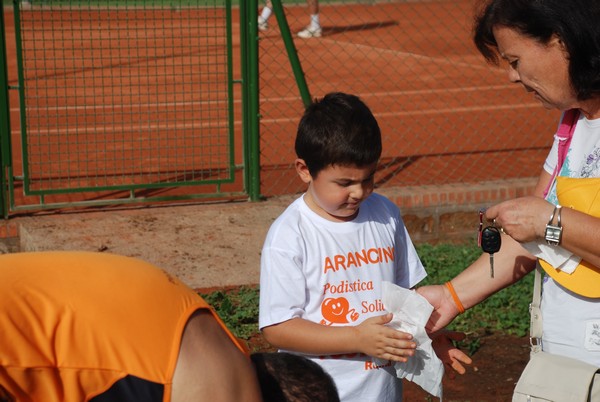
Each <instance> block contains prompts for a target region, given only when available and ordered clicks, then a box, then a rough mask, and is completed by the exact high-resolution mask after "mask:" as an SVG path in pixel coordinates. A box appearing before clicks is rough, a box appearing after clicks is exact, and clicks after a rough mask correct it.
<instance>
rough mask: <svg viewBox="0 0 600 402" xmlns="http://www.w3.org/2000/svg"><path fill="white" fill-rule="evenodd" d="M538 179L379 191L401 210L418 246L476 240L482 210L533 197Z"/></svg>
mask: <svg viewBox="0 0 600 402" xmlns="http://www.w3.org/2000/svg"><path fill="white" fill-rule="evenodd" d="M536 182H537V178H527V179H515V180H505V181H499V182H485V183H476V184H464V185H460V184H452V185H442V186H419V187H397V188H390V189H382V190H378V192H379V193H381V194H383V195H385V196H387V197H388V198H390V199H391V200H392V201H394V202H395V203H396V204H397V205H398V206H399V207H400V209H401V211H402V216H403V218H404V222H405V224H406V226H407V228H408V231H409V233H410V235H411V238H412V239H413V241H414V242H415V243H418V242H429V243H440V242H441V243H457V242H468V241H474V240H475V239H476V235H477V229H478V227H479V214H478V212H479V209H481V208H485V207H487V206H490V205H493V204H496V203H498V202H500V201H504V200H508V199H512V198H516V197H523V196H527V195H531V194H533V190H534V187H535V184H536Z"/></svg>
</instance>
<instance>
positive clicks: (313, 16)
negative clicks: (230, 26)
mask: <svg viewBox="0 0 600 402" xmlns="http://www.w3.org/2000/svg"><path fill="white" fill-rule="evenodd" d="M306 4H307V6H308V12H309V14H310V23H309V24H308V25H307V26H306V27H305V28H304V29H303V30H302V31H300V32H298V33H297V35H298V37H299V38H303V39H309V38H320V37H321V36H322V35H323V29H322V28H321V21H320V20H319V1H318V0H306ZM272 14H273V3H272V2H271V0H267V1H266V5H265V7H264V8H263V9H262V11H261V13H260V15H259V16H258V29H259V30H261V31H266V30H267V29H269V24H268V21H269V18H271V15H272Z"/></svg>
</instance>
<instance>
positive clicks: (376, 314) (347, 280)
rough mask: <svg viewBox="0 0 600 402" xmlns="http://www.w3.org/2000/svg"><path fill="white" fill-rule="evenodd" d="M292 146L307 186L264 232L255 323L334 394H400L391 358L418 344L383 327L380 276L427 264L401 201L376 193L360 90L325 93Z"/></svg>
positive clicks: (372, 138)
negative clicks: (311, 367)
mask: <svg viewBox="0 0 600 402" xmlns="http://www.w3.org/2000/svg"><path fill="white" fill-rule="evenodd" d="M295 148H296V154H297V156H298V159H296V161H295V166H296V172H297V173H298V176H299V177H300V179H301V180H302V181H303V182H304V183H306V184H307V185H308V188H307V190H306V192H305V193H304V195H303V196H302V197H300V198H298V199H297V200H296V201H294V202H293V203H292V204H291V205H290V206H289V207H288V208H287V209H286V210H285V211H284V212H283V213H282V214H281V215H280V216H279V217H278V218H277V220H276V221H275V222H274V223H273V225H272V226H271V228H270V229H269V232H268V234H267V237H266V240H265V244H264V247H263V251H262V254H261V275H260V312H259V327H260V328H261V330H262V331H263V334H264V336H265V338H266V339H267V341H269V342H270V343H271V344H272V345H274V346H276V347H278V348H280V349H282V350H286V351H291V352H295V353H301V354H303V355H304V356H305V357H308V358H310V359H311V360H312V361H314V362H315V363H318V364H320V365H321V366H322V367H323V368H324V369H325V371H326V372H328V373H329V374H330V375H331V376H332V377H333V379H334V380H335V382H336V385H337V388H338V391H339V393H340V399H341V400H343V401H345V402H350V401H361V402H364V401H378V402H385V401H398V400H401V398H402V380H401V379H399V378H398V377H397V376H396V371H395V368H394V362H406V361H407V359H408V358H410V357H411V356H413V355H414V353H415V348H416V344H415V342H414V341H413V339H412V335H411V334H409V333H406V332H401V331H397V330H395V329H392V328H390V327H387V326H386V325H385V324H387V323H389V322H390V321H391V319H392V314H390V313H387V314H386V313H385V311H384V306H383V303H382V301H381V299H382V282H383V281H389V282H392V283H394V284H397V285H399V286H402V287H404V288H412V287H413V286H415V285H416V284H417V283H418V282H419V281H420V280H422V279H423V278H424V277H425V276H426V272H425V269H424V268H423V266H422V264H421V262H420V260H419V257H418V256H417V253H416V251H415V249H414V246H413V244H412V242H411V240H410V237H409V235H408V232H407V230H406V227H405V226H404V223H403V221H402V217H401V216H400V211H399V209H398V207H397V206H396V205H395V204H393V203H392V202H391V201H389V200H388V199H387V198H385V197H384V196H382V195H379V194H376V193H373V188H374V182H375V179H374V177H375V172H376V170H377V163H378V160H379V157H380V155H381V150H382V144H381V132H380V129H379V125H378V124H377V121H376V120H375V117H374V116H373V114H372V113H371V111H370V110H369V108H368V107H367V106H366V105H365V104H364V103H363V102H362V101H361V100H360V99H359V98H358V97H356V96H354V95H349V94H344V93H330V94H328V95H326V96H325V97H324V98H323V99H321V100H318V101H315V102H314V103H313V104H312V105H310V106H309V107H308V108H307V109H306V111H305V113H304V115H303V116H302V119H301V120H300V124H299V126H298V132H297V136H296V143H295ZM445 347H448V345H442V344H440V345H439V346H438V350H436V352H438V354H439V353H440V352H439V351H442V350H444V353H445V352H446V350H447V349H444V348H445ZM449 356H450V357H448V358H445V359H443V360H445V362H446V363H454V364H455V367H457V369H458V370H462V372H464V368H462V366H461V365H460V362H461V361H462V362H465V363H469V362H470V359H469V358H468V357H467V356H466V355H464V354H463V353H462V352H460V351H458V350H456V349H454V350H453V352H452V353H449ZM379 359H381V360H383V361H384V363H383V364H382V363H381V361H380V360H379ZM453 359H454V360H453Z"/></svg>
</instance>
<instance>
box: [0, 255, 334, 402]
mask: <svg viewBox="0 0 600 402" xmlns="http://www.w3.org/2000/svg"><path fill="white" fill-rule="evenodd" d="M0 328H2V331H0V350H1V352H0V400H2V401H58V400H61V401H65V402H69V401H76V402H81V401H93V402H113V401H121V400H127V401H132V402H133V401H140V402H154V401H156V402H159V401H165V402H166V401H172V402H188V401H211V402H215V401H228V402H229V401H236V402H237V401H249V402H250V401H252V402H253V401H261V400H262V397H261V388H260V385H259V383H258V381H257V374H256V372H255V369H256V370H257V371H258V378H265V373H262V372H261V371H262V370H263V369H264V368H265V365H264V364H257V365H256V366H253V364H252V361H251V360H250V358H249V356H248V352H247V350H246V348H245V346H244V345H243V344H242V343H241V342H240V341H239V340H238V339H237V338H236V337H235V336H234V335H233V334H232V333H231V332H230V331H229V330H228V329H227V328H226V327H225V325H224V323H223V322H222V321H221V320H220V318H219V317H218V316H217V315H216V313H215V312H214V311H213V310H212V308H211V307H210V306H209V305H208V304H207V303H206V302H205V301H204V300H203V299H202V298H201V297H200V296H199V295H198V294H197V293H196V292H194V291H193V290H192V289H190V288H188V287H187V286H185V285H184V284H182V283H181V282H180V281H178V280H177V279H175V278H174V277H172V276H171V275H169V274H168V273H167V272H165V271H163V270H161V269H158V268H157V267H155V266H153V265H151V264H148V263H146V262H143V261H140V260H137V259H134V258H128V257H122V256H117V255H111V254H106V253H88V252H38V253H15V254H4V255H0ZM274 359H276V361H283V362H284V363H285V364H287V365H289V366H290V368H289V369H288V370H287V371H286V372H285V373H282V372H269V376H268V378H269V387H271V388H272V387H273V386H275V385H276V386H277V387H279V388H281V389H282V390H283V392H284V393H285V394H286V395H288V396H290V397H289V398H288V399H282V401H305V400H311V401H326V402H328V401H335V400H336V399H335V392H336V390H335V386H334V385H333V382H332V381H331V379H330V378H329V377H328V376H327V375H326V374H325V373H324V372H323V371H322V370H315V369H314V367H311V366H308V365H306V364H304V363H303V362H302V360H304V359H302V358H301V357H299V356H294V355H289V354H288V355H286V356H277V357H275V358H274ZM253 360H254V361H267V362H269V361H271V359H270V358H269V357H268V356H261V355H260V354H259V355H258V356H255V357H253ZM305 370H309V372H308V373H307V372H305ZM282 375H285V376H296V375H297V376H300V377H301V378H305V377H309V378H311V379H312V380H313V381H314V380H318V381H319V385H320V386H321V388H322V390H316V391H317V392H315V389H310V388H307V389H306V390H305V389H298V387H297V386H296V384H297V382H298V381H300V380H299V379H297V378H296V379H294V378H285V379H283V378H282ZM288 384H289V386H290V387H292V389H293V392H294V394H293V395H291V394H290V392H288ZM296 398H297V399H296Z"/></svg>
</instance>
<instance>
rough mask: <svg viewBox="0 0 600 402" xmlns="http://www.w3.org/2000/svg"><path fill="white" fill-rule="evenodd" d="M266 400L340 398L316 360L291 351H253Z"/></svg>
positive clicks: (299, 401)
mask: <svg viewBox="0 0 600 402" xmlns="http://www.w3.org/2000/svg"><path fill="white" fill-rule="evenodd" d="M250 358H251V359H252V363H254V367H255V369H256V374H257V376H258V382H259V383H260V389H261V392H262V397H263V400H264V401H265V402H339V401H340V397H339V396H338V392H337V388H336V386H335V383H334V382H333V379H332V378H331V376H330V375H329V374H327V373H326V372H325V370H323V368H322V367H321V366H319V365H318V364H317V363H315V362H313V361H312V360H309V359H307V358H305V357H303V356H299V355H295V354H292V353H285V352H281V353H253V354H252V355H251V356H250Z"/></svg>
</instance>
